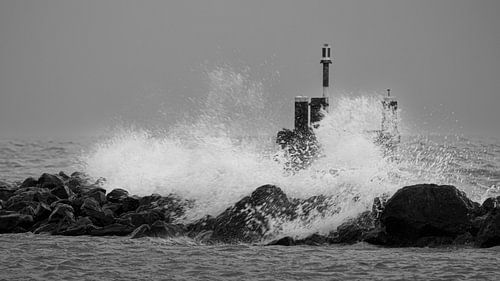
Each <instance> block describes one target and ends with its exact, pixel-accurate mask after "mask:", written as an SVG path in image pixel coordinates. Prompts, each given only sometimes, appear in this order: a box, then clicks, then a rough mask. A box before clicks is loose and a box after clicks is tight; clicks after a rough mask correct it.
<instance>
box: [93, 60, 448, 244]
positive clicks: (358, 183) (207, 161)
mask: <svg viewBox="0 0 500 281" xmlns="http://www.w3.org/2000/svg"><path fill="white" fill-rule="evenodd" d="M208 77H209V81H210V90H209V93H208V95H207V99H206V102H205V108H204V109H202V110H201V113H200V114H199V115H198V116H196V117H194V118H189V119H187V120H190V121H186V122H181V123H179V124H177V125H176V126H174V127H172V128H169V129H167V130H165V131H164V132H151V131H147V130H141V129H126V128H122V129H119V130H117V132H116V133H115V135H114V136H113V137H111V138H109V139H107V140H105V141H103V142H100V143H98V144H96V146H95V147H94V149H93V151H92V152H91V153H89V155H87V156H86V157H85V162H86V170H87V172H88V173H89V174H91V175H93V176H96V177H105V178H106V179H107V183H106V185H107V186H106V188H107V189H108V190H110V189H112V188H116V187H121V188H125V189H127V190H129V191H130V192H131V193H132V194H138V195H147V194H151V193H159V194H162V195H167V194H170V193H175V194H178V195H180V196H182V197H185V198H188V199H194V200H195V202H196V203H195V207H194V208H193V209H191V210H189V212H188V213H187V214H186V217H185V218H184V219H185V220H187V221H193V220H195V219H198V218H201V217H202V216H205V215H213V216H216V215H218V214H219V213H221V212H222V211H224V210H225V209H226V208H228V207H229V206H231V205H232V204H234V203H235V202H237V201H238V200H240V199H241V198H243V197H244V196H247V195H249V194H250V193H251V192H252V191H253V190H255V188H257V187H258V186H261V185H263V184H274V185H276V186H279V187H280V188H282V190H283V191H284V192H285V193H286V194H287V195H288V196H289V197H292V198H302V199H305V198H308V197H311V196H315V195H324V196H327V197H328V198H329V199H328V200H329V201H330V202H329V203H330V206H332V207H331V208H330V209H328V210H326V211H323V212H321V213H314V212H312V213H311V214H310V215H309V216H308V217H307V218H302V219H301V220H294V221H283V220H280V219H279V218H278V219H275V220H273V221H271V230H270V233H273V234H276V235H278V234H286V235H291V236H305V235H308V234H310V233H314V232H321V233H328V232H329V231H332V230H334V229H335V228H336V227H337V226H338V225H339V224H340V223H342V222H343V221H344V220H345V219H346V218H348V217H354V216H356V215H357V214H359V213H360V212H362V211H365V210H367V209H369V208H371V204H372V202H373V199H374V198H375V197H376V196H380V195H381V194H391V193H393V192H394V191H395V190H397V189H398V188H399V187H401V186H403V185H405V184H408V183H410V182H416V181H422V180H423V181H433V180H435V179H436V178H438V177H440V176H441V175H440V174H439V173H440V172H441V170H440V169H439V167H441V166H442V165H443V164H442V163H448V162H449V161H448V160H449V159H448V158H447V156H443V157H437V158H435V160H434V162H435V163H431V164H429V163H430V162H429V161H427V162H425V164H423V163H424V162H423V161H419V160H418V159H419V158H418V157H416V158H415V157H408V155H407V154H406V153H408V151H407V149H409V148H404V145H402V147H403V148H402V149H401V151H400V152H398V157H397V159H396V160H394V159H392V160H390V159H388V158H387V157H386V154H385V153H384V149H383V147H381V146H380V145H377V144H375V142H374V132H373V130H377V129H379V128H380V122H381V110H382V109H381V102H380V100H381V97H379V96H376V95H372V96H346V95H344V96H339V97H337V98H336V99H335V100H333V101H332V105H331V108H330V110H329V112H330V113H328V114H326V113H325V114H326V116H325V117H324V119H323V120H322V121H321V123H320V126H319V128H317V129H315V134H316V135H317V139H318V141H319V143H320V144H321V147H322V153H321V157H320V158H319V159H317V160H316V161H315V162H314V163H313V164H312V165H311V166H310V167H308V168H307V169H304V170H299V171H297V172H295V173H290V172H288V171H286V169H284V167H283V165H282V164H281V163H282V161H279V158H280V157H283V154H282V153H281V151H280V149H279V148H278V147H277V146H275V145H274V144H273V140H272V139H273V137H272V135H271V133H270V132H272V131H273V129H274V131H277V129H279V128H277V127H274V128H272V127H273V124H272V123H271V121H272V120H273V116H272V115H273V114H276V113H275V112H273V111H272V110H270V109H269V108H268V106H267V104H268V102H266V95H265V93H264V90H263V85H262V84H261V83H257V82H255V81H252V80H251V79H250V78H249V76H248V75H245V74H240V73H237V72H234V71H233V70H231V69H227V68H217V69H216V70H214V71H213V72H210V73H209V74H208ZM255 136H259V137H255ZM412 155H413V154H412ZM277 160H278V161H277ZM422 167H424V169H422ZM430 170H432V171H433V172H434V173H430V172H428V171H430Z"/></svg>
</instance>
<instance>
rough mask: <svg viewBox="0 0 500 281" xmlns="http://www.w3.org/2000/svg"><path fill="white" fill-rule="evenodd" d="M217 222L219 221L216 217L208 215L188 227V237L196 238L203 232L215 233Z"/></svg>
mask: <svg viewBox="0 0 500 281" xmlns="http://www.w3.org/2000/svg"><path fill="white" fill-rule="evenodd" d="M216 222H217V220H216V219H215V218H214V217H212V216H210V215H207V216H205V217H203V218H201V219H199V220H197V221H195V222H193V223H190V224H188V225H187V226H186V228H187V231H188V233H189V234H188V235H189V236H190V237H195V236H198V235H199V234H200V233H202V232H206V231H213V230H214V229H215V224H216Z"/></svg>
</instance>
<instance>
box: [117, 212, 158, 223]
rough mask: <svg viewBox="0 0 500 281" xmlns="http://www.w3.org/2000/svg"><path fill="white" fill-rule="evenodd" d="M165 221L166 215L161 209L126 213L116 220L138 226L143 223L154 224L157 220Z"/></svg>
mask: <svg viewBox="0 0 500 281" xmlns="http://www.w3.org/2000/svg"><path fill="white" fill-rule="evenodd" d="M158 220H161V221H164V220H165V215H164V214H163V212H161V211H160V210H156V209H155V210H149V211H143V212H139V213H126V214H123V215H122V216H120V217H119V218H118V219H117V220H116V221H117V222H119V223H122V224H127V225H132V226H134V227H138V226H140V225H143V224H149V225H151V224H153V223H154V222H155V221H158Z"/></svg>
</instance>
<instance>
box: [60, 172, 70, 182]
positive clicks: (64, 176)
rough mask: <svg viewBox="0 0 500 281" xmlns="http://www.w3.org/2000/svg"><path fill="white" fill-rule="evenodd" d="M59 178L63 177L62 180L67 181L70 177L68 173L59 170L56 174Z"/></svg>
mask: <svg viewBox="0 0 500 281" xmlns="http://www.w3.org/2000/svg"><path fill="white" fill-rule="evenodd" d="M57 175H58V176H59V177H60V178H61V179H63V180H64V181H67V180H69V179H70V177H69V176H68V175H66V173H65V172H63V171H60V172H59V174H57Z"/></svg>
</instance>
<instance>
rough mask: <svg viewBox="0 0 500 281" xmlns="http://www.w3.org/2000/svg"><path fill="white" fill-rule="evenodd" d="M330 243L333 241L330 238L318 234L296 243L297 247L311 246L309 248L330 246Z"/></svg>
mask: <svg viewBox="0 0 500 281" xmlns="http://www.w3.org/2000/svg"><path fill="white" fill-rule="evenodd" d="M330 242H331V239H330V238H329V237H327V236H324V235H320V234H318V233H314V234H312V235H310V236H308V237H306V238H304V239H299V240H296V241H295V243H296V244H297V245H309V246H319V245H324V244H328V243H330Z"/></svg>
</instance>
